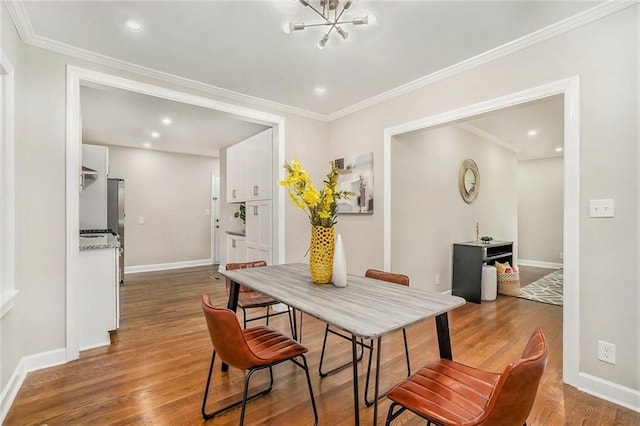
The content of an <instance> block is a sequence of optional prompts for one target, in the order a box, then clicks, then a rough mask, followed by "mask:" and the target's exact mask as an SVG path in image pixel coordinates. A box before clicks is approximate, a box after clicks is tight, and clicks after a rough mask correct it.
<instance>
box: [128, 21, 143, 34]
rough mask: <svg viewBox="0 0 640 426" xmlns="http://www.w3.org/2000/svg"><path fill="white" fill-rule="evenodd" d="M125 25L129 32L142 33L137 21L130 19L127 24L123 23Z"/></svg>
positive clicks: (140, 25)
mask: <svg viewBox="0 0 640 426" xmlns="http://www.w3.org/2000/svg"><path fill="white" fill-rule="evenodd" d="M125 25H126V26H127V28H129V30H131V31H142V24H141V23H140V22H139V21H134V20H133V19H130V20H128V21H127V22H125Z"/></svg>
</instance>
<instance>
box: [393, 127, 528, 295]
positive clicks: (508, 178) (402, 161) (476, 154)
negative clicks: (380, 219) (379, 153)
mask: <svg viewBox="0 0 640 426" xmlns="http://www.w3.org/2000/svg"><path fill="white" fill-rule="evenodd" d="M391 156H392V166H391V170H392V172H391V173H392V177H391V182H392V186H391V193H392V194H393V202H392V206H391V229H392V230H393V231H392V237H391V240H392V241H391V252H392V269H393V270H394V271H396V272H400V273H404V274H407V275H409V277H410V278H411V285H412V286H415V287H418V288H424V289H427V290H435V291H445V290H450V289H451V272H452V266H451V256H452V244H453V243H456V242H464V241H473V240H475V238H476V223H479V226H480V235H481V236H484V235H488V236H491V237H493V238H494V239H496V240H502V241H514V242H515V244H516V245H517V241H516V237H517V222H516V216H517V211H516V208H517V203H516V199H517V194H516V191H517V187H516V159H515V155H514V153H513V152H512V151H509V150H507V149H505V148H502V147H500V146H498V145H495V144H493V143H491V142H487V141H485V140H483V139H481V138H479V137H478V136H475V135H473V134H471V133H468V132H466V131H464V130H461V129H459V128H457V127H455V126H445V127H439V128H436V129H427V130H421V131H416V132H412V133H408V134H404V135H401V136H399V137H396V140H395V141H394V143H393V144H392V153H391ZM467 158H471V159H473V160H474V161H475V162H476V164H477V165H478V170H479V171H480V186H479V190H478V196H477V198H476V199H475V200H474V201H473V203H471V204H467V203H465V202H464V200H463V199H462V197H461V196H460V191H459V189H458V173H459V170H460V166H461V165H462V162H463V161H464V160H465V159H467ZM436 274H438V275H440V286H439V287H436V285H435V276H436Z"/></svg>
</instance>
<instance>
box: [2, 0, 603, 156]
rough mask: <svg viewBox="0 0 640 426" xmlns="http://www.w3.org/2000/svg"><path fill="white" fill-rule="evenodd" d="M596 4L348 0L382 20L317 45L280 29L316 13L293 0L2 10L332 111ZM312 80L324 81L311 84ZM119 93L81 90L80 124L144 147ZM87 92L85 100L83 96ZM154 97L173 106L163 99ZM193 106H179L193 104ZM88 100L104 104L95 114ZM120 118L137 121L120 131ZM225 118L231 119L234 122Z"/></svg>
mask: <svg viewBox="0 0 640 426" xmlns="http://www.w3.org/2000/svg"><path fill="white" fill-rule="evenodd" d="M313 3H315V2H313ZM600 3H602V2H601V1H589V2H584V1H575V0H574V1H526V0H516V1H495V2H490V1H365V0H355V1H354V3H353V5H352V6H351V8H350V9H349V10H348V11H347V12H346V13H345V15H344V17H345V18H347V19H349V18H352V17H356V16H362V15H365V14H367V13H374V14H376V16H377V18H378V24H376V25H375V26H370V27H367V26H358V27H345V29H346V30H347V31H348V32H349V33H350V36H349V38H348V40H342V39H341V38H340V37H338V36H337V35H336V34H332V36H331V38H330V40H329V42H328V44H327V47H326V49H324V50H319V49H317V48H316V43H317V41H318V40H319V39H320V37H321V36H322V34H323V31H322V30H321V29H319V28H308V29H306V30H304V31H297V32H294V33H292V34H289V35H287V34H285V33H284V32H283V31H282V29H281V27H282V24H283V23H284V22H285V21H293V22H301V21H306V22H312V21H316V20H317V19H316V17H315V15H314V13H313V12H312V11H311V10H310V9H309V8H305V7H304V6H302V5H301V4H300V3H299V2H297V1H291V0H283V1H267V0H265V1H242V0H236V1H202V2H190V1H162V2H158V1H151V2H140V1H64V2H58V1H43V2H37V1H27V2H20V3H12V4H11V5H10V8H9V9H10V11H11V14H12V17H13V18H14V21H16V26H17V27H18V29H19V32H20V33H21V35H22V36H23V39H24V38H26V39H28V40H27V41H28V42H30V43H31V44H34V45H38V46H41V47H46V48H50V49H52V50H57V51H60V52H64V53H66V54H70V55H74V56H78V57H82V58H85V59H90V60H95V61H97V62H100V63H104V64H108V65H111V66H115V67H119V68H123V69H129V70H137V71H139V72H142V73H144V74H147V75H152V76H157V77H160V78H163V77H164V78H166V79H169V80H172V81H174V82H184V83H187V84H191V85H192V86H194V85H195V86H197V87H200V88H205V89H207V90H209V91H211V92H214V93H217V94H221V95H223V96H228V97H229V98H230V99H254V100H257V101H258V102H259V103H260V102H261V103H263V104H265V105H269V106H272V107H274V108H278V107H280V108H281V109H283V110H287V111H289V112H291V111H294V112H299V113H300V114H302V115H307V116H312V117H315V118H320V119H331V117H336V116H337V115H340V114H341V113H344V112H345V111H349V110H351V109H353V108H355V107H357V106H358V105H363V104H366V103H367V102H369V101H371V99H375V98H376V97H378V98H379V97H380V96H384V95H385V94H387V93H389V92H391V91H397V90H398V89H399V88H400V89H401V88H402V86H403V85H405V86H406V85H410V84H411V83H412V82H415V81H416V80H419V79H424V78H426V77H428V76H432V75H435V74H437V73H439V72H443V70H450V69H452V68H453V67H455V66H459V65H460V64H461V63H465V61H470V60H471V59H473V58H477V57H478V55H483V54H487V53H488V52H489V53H491V52H495V49H498V48H504V46H505V45H508V44H509V43H518V41H521V40H522V38H523V37H526V36H528V35H530V34H532V33H536V32H538V34H539V33H541V32H544V31H548V27H549V26H552V25H562V21H563V20H565V19H567V18H570V17H571V16H573V15H576V14H579V13H581V12H584V11H585V10H588V9H590V8H592V7H594V6H597V5H598V4H600ZM128 19H136V20H138V21H140V22H141V23H142V25H143V27H144V29H143V31H140V32H132V31H130V30H128V29H127V28H126V26H125V25H124V23H125V21H127V20H128ZM545 29H546V30H545ZM317 86H322V87H324V88H326V92H325V93H324V94H322V95H318V94H317V93H315V91H314V88H315V87H317ZM105 93H108V92H105ZM85 95H86V96H85ZM93 95H95V96H93ZM103 95H104V93H103ZM115 96H116V95H115V94H114V93H113V92H112V93H109V94H108V95H106V96H99V94H97V93H94V94H91V93H89V94H87V93H86V91H83V101H82V108H83V114H84V112H86V113H87V117H86V118H85V117H84V116H83V125H86V126H89V125H90V123H92V122H93V119H90V118H89V114H91V116H92V117H94V118H95V119H96V122H98V121H100V120H99V119H100V117H102V118H103V119H104V122H101V123H99V124H96V125H95V128H94V125H93V124H91V128H87V129H86V132H87V135H88V136H89V135H90V137H91V138H92V139H96V140H95V141H94V142H100V141H99V140H97V139H100V138H102V137H103V136H104V135H106V134H109V133H112V134H115V132H116V130H120V131H122V132H124V133H119V134H118V137H117V140H119V141H121V143H126V142H122V141H126V140H131V141H134V140H135V141H136V142H135V143H136V144H137V145H136V146H140V144H141V140H139V139H138V138H139V137H144V136H145V132H149V128H150V127H153V125H152V124H147V123H148V120H151V119H152V117H148V116H147V115H148V114H150V112H148V111H147V112H145V113H144V114H145V116H144V117H141V118H140V119H138V120H135V119H133V117H132V116H133V115H134V114H137V113H138V112H137V110H135V109H127V114H125V117H122V116H118V115H113V116H111V115H110V114H111V113H110V112H108V111H112V112H113V113H114V114H117V113H118V112H122V108H120V107H118V106H114V105H115V104H116V103H118V102H126V103H132V104H135V103H136V102H137V101H133V100H132V99H124V100H122V99H121V100H116V99H115ZM89 98H91V99H92V100H85V99H89ZM133 98H135V96H134V97H133ZM138 101H139V102H142V103H144V104H145V105H146V106H145V107H143V109H144V108H150V109H152V110H153V111H160V109H159V108H157V107H154V106H150V105H149V104H148V103H147V102H144V101H142V100H141V99H138ZM147 101H150V102H153V100H147ZM158 102H160V101H158ZM94 103H95V105H94ZM160 103H163V104H164V107H167V108H169V107H168V103H167V101H162V102H160ZM189 109H190V113H189V114H185V115H184V117H188V116H189V115H197V113H195V112H194V111H193V110H191V107H189ZM93 110H95V111H100V113H96V114H95V115H93V114H94V112H92V111H93ZM207 112H208V113H209V114H211V111H209V110H208V111H207ZM158 114H160V112H158ZM176 114H179V113H177V112H176ZM225 119H228V117H225ZM210 120H212V119H211V118H210V116H207V117H205V121H210ZM125 122H132V123H136V122H137V123H144V126H142V125H140V126H139V127H138V128H137V129H134V128H131V129H129V130H128V131H126V132H125V129H122V127H124V125H125V124H124V123H125ZM108 123H113V126H112V127H109V125H108ZM174 123H175V124H174V125H175V126H176V127H174V128H172V129H173V130H172V133H173V132H174V131H175V134H176V135H179V134H180V132H185V131H187V130H184V129H182V130H180V129H177V126H179V125H180V123H179V122H178V121H177V120H176V121H174ZM235 124H237V123H235ZM479 124H480V123H476V125H479ZM226 125H228V126H231V127H234V124H233V123H229V122H228V123H226ZM196 128H197V129H201V128H202V129H205V128H206V126H205V125H202V124H194V123H190V124H189V125H188V130H190V131H193V129H196ZM254 130H256V129H255V128H252V129H250V130H247V133H251V132H254ZM158 131H159V130H158ZM494 131H497V130H496V129H494ZM229 132H231V130H229ZM203 133H204V134H203V135H199V136H198V137H197V138H194V139H198V140H201V141H204V140H211V141H212V142H211V144H212V145H210V148H209V151H210V150H216V149H218V148H219V147H222V146H226V145H229V140H230V139H229V138H227V139H226V140H224V142H218V141H223V138H222V136H220V133H224V134H226V133H227V132H226V130H225V131H221V132H217V133H216V132H215V131H212V130H209V129H205V131H204V132H203ZM165 134H167V135H168V134H169V133H168V131H166V130H165ZM176 137H177V136H176ZM498 137H501V138H502V136H500V135H498ZM504 138H506V139H509V137H506V136H505V137H504ZM158 142H160V141H158ZM164 142H167V145H168V143H169V141H164ZM234 142H236V141H234ZM109 143H117V142H115V141H114V140H112V141H111V142H109ZM132 143H133V142H132ZM216 143H219V145H217V146H216V145H215V144H216ZM232 143H233V142H232ZM225 144H226V145H225ZM207 155H210V154H207Z"/></svg>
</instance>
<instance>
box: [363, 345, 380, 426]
mask: <svg viewBox="0 0 640 426" xmlns="http://www.w3.org/2000/svg"><path fill="white" fill-rule="evenodd" d="M381 343H382V339H381V338H380V337H378V349H377V350H376V384H375V386H374V389H375V391H374V392H375V393H374V394H373V395H374V398H373V426H376V425H377V424H378V385H379V383H380V344H381ZM371 350H373V348H371ZM365 393H366V389H365Z"/></svg>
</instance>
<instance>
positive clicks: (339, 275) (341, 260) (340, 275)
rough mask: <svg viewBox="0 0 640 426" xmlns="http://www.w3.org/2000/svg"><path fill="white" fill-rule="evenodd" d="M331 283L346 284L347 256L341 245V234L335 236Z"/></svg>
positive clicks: (342, 285)
mask: <svg viewBox="0 0 640 426" xmlns="http://www.w3.org/2000/svg"><path fill="white" fill-rule="evenodd" d="M331 280H332V281H333V285H335V286H336V287H346V286H347V258H346V257H345V254H344V246H343V245H342V235H340V234H338V236H337V237H336V248H335V251H334V253H333V277H332V278H331Z"/></svg>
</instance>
